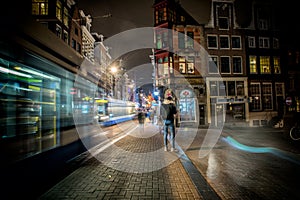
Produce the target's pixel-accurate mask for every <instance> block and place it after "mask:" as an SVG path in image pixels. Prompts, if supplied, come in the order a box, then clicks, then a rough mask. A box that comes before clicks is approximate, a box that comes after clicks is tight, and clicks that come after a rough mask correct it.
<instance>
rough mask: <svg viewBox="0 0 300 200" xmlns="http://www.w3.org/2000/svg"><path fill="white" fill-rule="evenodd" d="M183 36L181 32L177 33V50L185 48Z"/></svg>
mask: <svg viewBox="0 0 300 200" xmlns="http://www.w3.org/2000/svg"><path fill="white" fill-rule="evenodd" d="M184 36H185V34H184V33H183V32H178V48H179V49H184V48H185V44H184V43H185V42H184Z"/></svg>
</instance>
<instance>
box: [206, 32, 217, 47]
mask: <svg viewBox="0 0 300 200" xmlns="http://www.w3.org/2000/svg"><path fill="white" fill-rule="evenodd" d="M209 37H215V39H216V47H210V46H209V39H208V38H209ZM218 47H219V44H218V36H217V35H207V48H208V49H218Z"/></svg>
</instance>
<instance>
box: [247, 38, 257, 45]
mask: <svg viewBox="0 0 300 200" xmlns="http://www.w3.org/2000/svg"><path fill="white" fill-rule="evenodd" d="M248 47H249V48H255V47H256V45H255V37H252V36H249V37H248Z"/></svg>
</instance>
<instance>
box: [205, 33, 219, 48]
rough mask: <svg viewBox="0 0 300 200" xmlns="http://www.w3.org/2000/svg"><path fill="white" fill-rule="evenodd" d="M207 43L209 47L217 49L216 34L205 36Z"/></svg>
mask: <svg viewBox="0 0 300 200" xmlns="http://www.w3.org/2000/svg"><path fill="white" fill-rule="evenodd" d="M207 43H208V44H207V46H208V48H209V49H217V48H218V43H217V36H216V35H209V36H207Z"/></svg>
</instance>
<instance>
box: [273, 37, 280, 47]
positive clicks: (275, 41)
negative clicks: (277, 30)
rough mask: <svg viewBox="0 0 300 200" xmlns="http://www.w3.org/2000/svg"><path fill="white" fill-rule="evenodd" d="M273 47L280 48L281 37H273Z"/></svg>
mask: <svg viewBox="0 0 300 200" xmlns="http://www.w3.org/2000/svg"><path fill="white" fill-rule="evenodd" d="M273 48H274V49H279V39H278V38H273Z"/></svg>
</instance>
